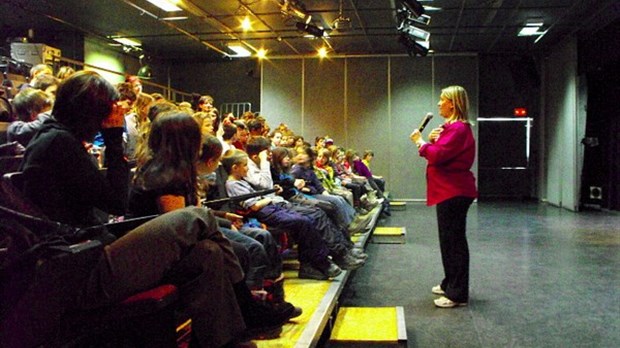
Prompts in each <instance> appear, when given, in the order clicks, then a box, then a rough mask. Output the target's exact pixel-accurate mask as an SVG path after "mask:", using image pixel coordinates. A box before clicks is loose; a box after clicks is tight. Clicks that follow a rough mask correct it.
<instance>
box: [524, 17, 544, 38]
mask: <svg viewBox="0 0 620 348" xmlns="http://www.w3.org/2000/svg"><path fill="white" fill-rule="evenodd" d="M543 24H544V21H543V20H542V19H539V18H535V19H528V20H527V21H525V26H523V27H522V28H521V30H520V31H519V33H518V34H517V36H536V35H542V34H544V33H545V31H544V30H543V31H541V30H540V29H542V26H543Z"/></svg>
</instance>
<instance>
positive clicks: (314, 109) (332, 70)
mask: <svg viewBox="0 0 620 348" xmlns="http://www.w3.org/2000/svg"><path fill="white" fill-rule="evenodd" d="M304 62H305V69H304V72H305V74H304V76H305V78H304V86H305V97H304V117H303V133H302V134H303V136H304V137H305V139H306V140H307V141H308V142H310V143H311V144H313V143H314V139H315V137H317V136H324V135H329V136H330V137H331V138H332V139H334V141H335V142H336V143H337V144H338V143H339V144H343V143H344V141H345V139H346V137H345V118H344V62H345V61H344V59H332V60H327V59H324V60H319V59H306V60H305V61H304Z"/></svg>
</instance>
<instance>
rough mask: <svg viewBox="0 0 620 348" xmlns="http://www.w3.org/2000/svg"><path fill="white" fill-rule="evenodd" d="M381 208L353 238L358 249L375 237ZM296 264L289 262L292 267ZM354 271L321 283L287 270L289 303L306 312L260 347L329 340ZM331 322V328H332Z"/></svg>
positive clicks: (305, 345)
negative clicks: (327, 334) (363, 229)
mask: <svg viewBox="0 0 620 348" xmlns="http://www.w3.org/2000/svg"><path fill="white" fill-rule="evenodd" d="M381 209H382V207H381V205H379V206H377V207H376V208H375V209H373V210H372V211H371V213H372V214H373V219H372V221H371V223H370V227H369V229H367V231H366V233H364V234H358V235H355V236H353V237H352V239H353V241H354V242H355V244H356V245H357V246H360V247H364V246H365V245H366V243H367V242H368V240H369V238H370V236H371V235H372V233H373V231H374V229H375V227H376V225H377V222H378V220H379V216H380V215H381ZM295 264H296V261H295V262H292V263H291V262H287V266H289V268H290V267H291V265H293V268H294V265H295ZM351 272H352V271H343V272H342V274H341V275H339V276H338V277H337V278H335V279H334V280H332V281H317V280H306V279H299V278H297V271H296V270H288V271H285V276H286V282H285V283H284V289H285V292H286V300H287V301H289V302H291V303H293V304H294V305H296V306H299V307H301V308H303V310H304V313H303V314H302V315H301V316H300V317H298V318H295V320H294V321H293V322H292V323H290V324H286V325H285V326H284V329H283V332H282V334H281V335H280V337H279V338H278V339H274V340H262V341H256V343H257V345H258V346H259V347H300V348H301V347H315V346H317V344H318V343H319V342H321V341H322V340H324V339H326V338H327V337H326V336H325V334H326V333H329V332H328V331H329V330H327V329H328V328H331V327H332V326H333V320H334V318H335V317H334V315H335V312H336V311H337V309H338V298H339V297H340V294H341V293H342V290H343V289H344V287H345V285H346V283H347V280H348V279H349V276H350V275H351ZM328 323H329V324H330V325H328Z"/></svg>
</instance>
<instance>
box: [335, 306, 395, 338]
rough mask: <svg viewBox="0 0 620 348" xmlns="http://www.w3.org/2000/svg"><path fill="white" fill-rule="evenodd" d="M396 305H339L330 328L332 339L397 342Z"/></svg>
mask: <svg viewBox="0 0 620 348" xmlns="http://www.w3.org/2000/svg"><path fill="white" fill-rule="evenodd" d="M398 327H399V324H398V314H397V308H396V307H341V308H340V310H339V311H338V317H337V318H336V324H335V325H334V329H333V330H332V334H331V338H330V339H331V340H332V341H358V342H361V341H363V342H397V341H398V340H399V332H398Z"/></svg>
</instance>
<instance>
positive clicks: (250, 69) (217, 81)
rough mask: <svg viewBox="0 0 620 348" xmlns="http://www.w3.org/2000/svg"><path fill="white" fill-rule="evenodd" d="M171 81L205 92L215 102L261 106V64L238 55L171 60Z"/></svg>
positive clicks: (175, 86)
mask: <svg viewBox="0 0 620 348" xmlns="http://www.w3.org/2000/svg"><path fill="white" fill-rule="evenodd" d="M170 66H171V74H170V75H171V84H172V86H173V87H174V88H177V89H180V90H182V91H185V92H190V93H193V92H195V93H199V94H208V95H211V96H212V97H213V98H214V99H215V106H216V107H219V106H220V105H221V104H223V103H241V102H249V103H252V110H253V111H258V110H260V65H259V64H258V63H257V62H256V60H253V59H237V60H232V61H222V62H218V63H200V62H191V63H174V62H172V63H171V64H170Z"/></svg>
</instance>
